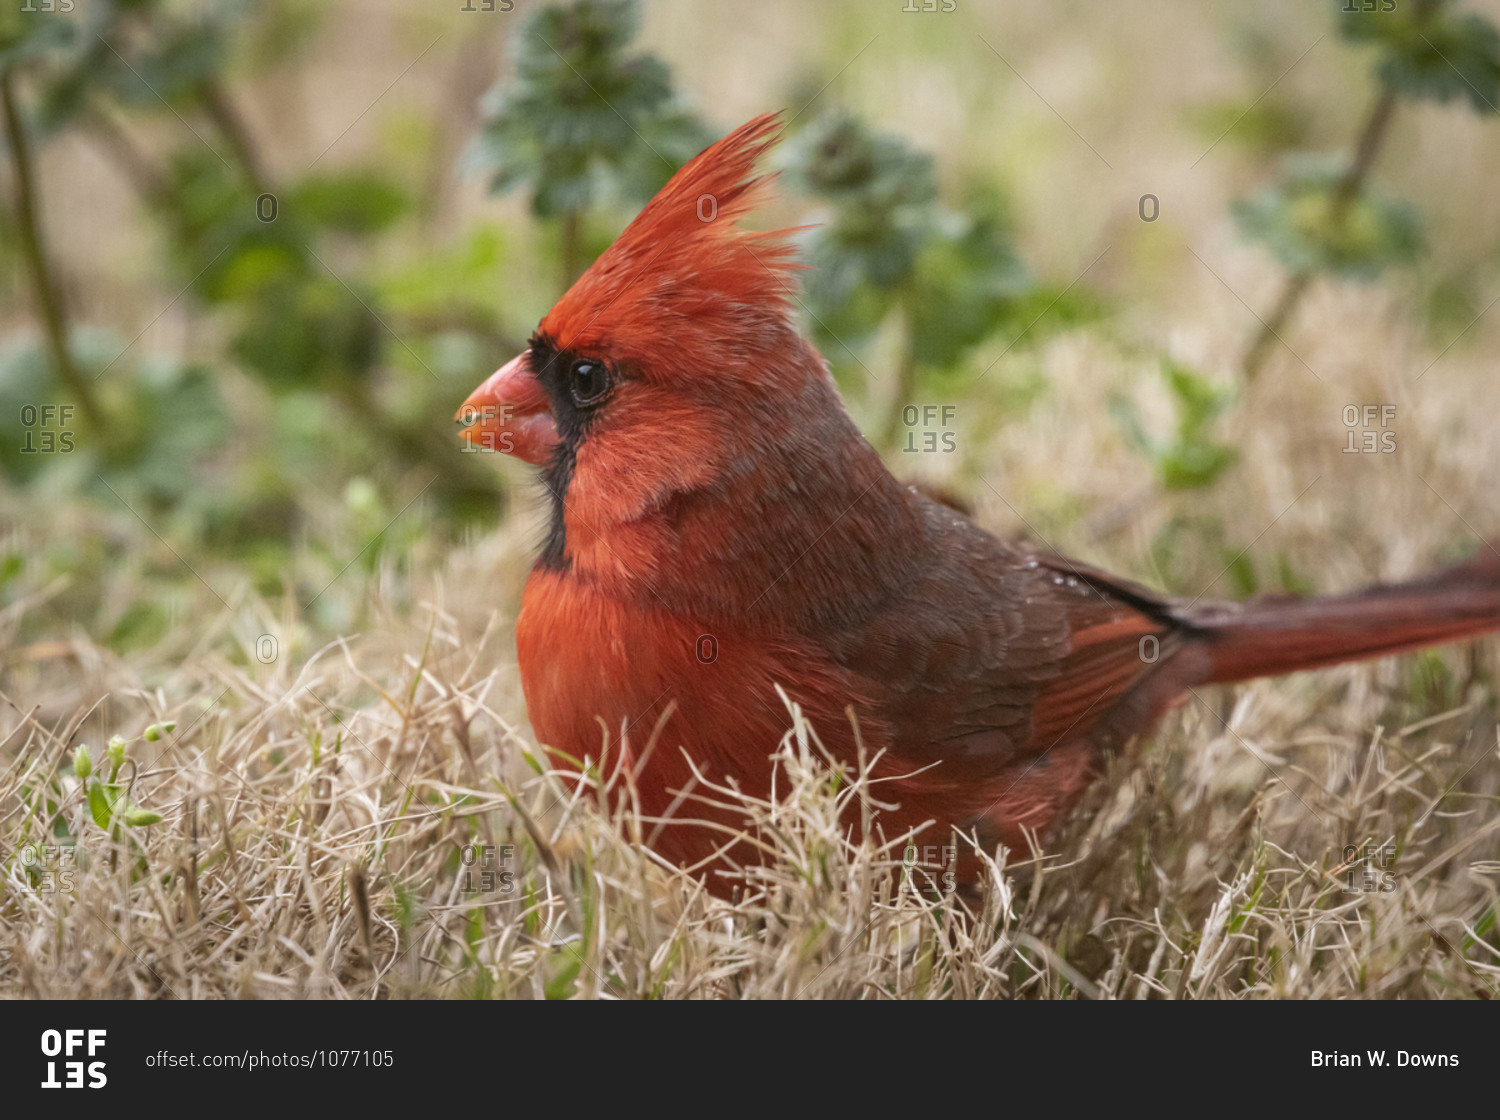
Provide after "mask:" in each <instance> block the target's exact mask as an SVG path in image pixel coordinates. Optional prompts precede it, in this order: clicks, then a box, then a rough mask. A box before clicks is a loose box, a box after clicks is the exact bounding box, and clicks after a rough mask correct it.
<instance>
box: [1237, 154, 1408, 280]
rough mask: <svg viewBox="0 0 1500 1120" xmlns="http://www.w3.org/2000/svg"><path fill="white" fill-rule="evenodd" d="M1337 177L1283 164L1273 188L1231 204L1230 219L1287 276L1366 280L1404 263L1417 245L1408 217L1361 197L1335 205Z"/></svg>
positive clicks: (1335, 170) (1329, 170)
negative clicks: (1314, 273) (1320, 274)
mask: <svg viewBox="0 0 1500 1120" xmlns="http://www.w3.org/2000/svg"><path fill="white" fill-rule="evenodd" d="M1343 174H1344V171H1343V168H1342V166H1341V164H1340V163H1339V162H1337V161H1329V160H1327V159H1321V158H1307V157H1303V158H1293V159H1289V160H1288V161H1287V166H1286V170H1285V173H1284V175H1283V177H1282V181H1281V182H1280V183H1279V184H1278V185H1276V186H1274V187H1270V188H1267V189H1266V190H1263V191H1262V192H1261V193H1260V194H1258V195H1256V196H1255V197H1253V198H1250V199H1240V200H1237V201H1236V202H1235V203H1234V204H1233V205H1232V207H1231V212H1232V213H1233V215H1234V218H1235V221H1236V222H1237V224H1238V225H1239V227H1240V231H1241V232H1242V233H1244V234H1245V235H1246V236H1247V237H1249V238H1251V239H1253V240H1256V241H1260V242H1262V243H1263V244H1265V245H1266V247H1267V248H1269V249H1270V250H1271V252H1272V253H1273V254H1275V256H1276V258H1277V259H1278V260H1280V261H1281V263H1282V264H1283V265H1285V266H1286V267H1287V268H1288V269H1290V270H1292V271H1294V272H1300V271H1302V270H1304V269H1311V270H1314V271H1318V272H1328V273H1332V274H1334V275H1337V276H1341V277H1344V278H1347V279H1353V280H1369V279H1373V278H1374V277H1375V276H1376V275H1377V274H1378V273H1379V272H1380V271H1381V270H1382V269H1383V268H1385V267H1386V266H1387V265H1391V264H1399V263H1406V262H1408V261H1410V260H1412V259H1413V258H1414V257H1415V256H1416V253H1417V248H1418V246H1419V244H1420V237H1419V234H1418V224H1417V217H1416V212H1415V211H1414V210H1413V209H1412V208H1411V207H1410V206H1408V205H1407V204H1405V203H1403V202H1398V201H1394V200H1385V199H1379V198H1373V197H1371V196H1370V194H1369V192H1368V191H1365V192H1362V193H1360V194H1358V195H1356V196H1354V197H1353V198H1351V199H1349V200H1348V201H1347V202H1345V203H1343V204H1342V205H1341V204H1340V203H1339V201H1338V194H1339V190H1340V188H1339V183H1340V182H1341V180H1342V178H1343Z"/></svg>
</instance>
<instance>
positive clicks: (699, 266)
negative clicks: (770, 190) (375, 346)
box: [458, 114, 827, 522]
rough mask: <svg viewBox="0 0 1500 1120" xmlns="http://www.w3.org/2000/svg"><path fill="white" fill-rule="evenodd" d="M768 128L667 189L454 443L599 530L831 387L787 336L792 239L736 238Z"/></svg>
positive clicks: (715, 149) (722, 146)
mask: <svg viewBox="0 0 1500 1120" xmlns="http://www.w3.org/2000/svg"><path fill="white" fill-rule="evenodd" d="M779 128H780V122H779V120H778V117H777V116H776V115H775V114H768V115H765V116H761V117H757V118H756V119H755V120H753V121H751V122H750V123H748V124H746V125H744V126H743V127H741V128H739V129H737V130H736V131H734V132H732V133H731V134H730V135H728V136H726V137H725V138H724V139H723V140H720V141H719V142H718V143H717V144H714V145H713V146H712V147H710V148H708V149H707V150H706V151H704V152H703V153H702V154H701V155H699V156H698V157H697V158H695V159H693V160H692V161H691V162H690V163H688V164H687V165H686V166H685V167H683V168H682V170H681V171H679V172H678V173H677V174H676V175H675V176H673V178H672V180H671V181H670V182H669V183H668V184H667V185H666V186H665V187H663V188H662V190H661V192H660V193H659V194H657V196H656V197H655V198H654V199H652V200H651V202H650V203H649V204H648V205H647V206H646V208H645V209H644V210H642V211H641V212H640V214H639V215H638V216H637V217H636V218H635V220H634V221H633V222H631V224H630V226H629V227H628V228H627V229H626V230H625V232H624V233H622V234H621V235H620V237H619V239H618V240H617V241H615V243H614V244H613V245H612V246H610V248H609V249H608V250H607V251H606V252H605V253H604V254H603V255H602V256H601V257H599V259H598V260H597V261H595V262H594V264H593V266H592V267H590V268H589V269H588V271H587V272H585V273H584V274H583V275H582V276H581V277H580V278H579V279H578V282H577V283H575V284H574V285H573V286H572V288H570V289H569V290H568V292H567V293H566V294H565V295H564V296H563V297H562V298H561V299H560V300H558V302H557V304H556V305H555V306H554V307H553V308H552V310H551V311H549V312H548V313H547V315H546V317H545V318H543V319H542V321H541V323H540V324H539V325H538V327H537V329H536V331H535V333H534V334H533V335H532V338H531V345H530V347H529V348H528V349H527V350H526V351H525V352H523V353H522V354H520V355H518V356H517V357H515V358H513V359H512V360H511V361H509V362H508V363H506V364H505V365H504V366H502V367H501V368H500V369H498V370H497V371H495V373H494V374H492V375H491V376H490V377H489V378H488V379H487V380H486V381H485V382H484V383H483V384H482V385H480V386H479V388H478V389H476V390H475V391H474V393H473V394H472V395H471V396H470V397H469V399H468V400H467V401H465V402H464V404H463V407H462V408H461V409H460V410H459V413H458V419H459V420H461V421H463V422H465V423H467V424H468V427H466V428H465V429H464V431H463V432H462V436H463V438H464V439H465V440H467V441H468V442H469V443H471V444H473V445H475V446H478V447H481V448H486V449H490V450H495V451H501V452H505V453H507V454H510V455H513V456H515V457H516V458H519V459H522V460H525V461H526V462H528V463H534V464H536V465H538V466H540V467H543V468H544V477H545V478H546V480H547V482H548V485H549V486H550V487H552V488H553V489H554V491H555V492H556V493H557V496H558V497H559V499H563V498H565V499H566V501H567V503H568V505H569V506H570V507H576V508H577V510H578V512H579V514H580V515H581V516H582V517H583V518H584V519H585V520H589V519H590V518H591V516H597V517H599V518H600V519H601V520H603V521H606V522H608V521H613V520H618V519H620V518H622V517H628V516H630V515H631V514H632V513H633V512H634V513H639V512H640V510H641V509H644V508H647V507H649V506H650V505H652V504H653V503H656V504H659V503H661V502H662V501H664V500H665V499H666V498H667V497H668V496H669V495H670V494H671V493H673V492H675V491H683V490H691V489H693V488H695V487H696V486H699V485H701V484H703V483H704V482H705V481H707V480H708V479H710V478H711V477H713V476H714V475H715V474H716V473H718V472H720V471H722V470H724V469H726V463H725V457H726V456H727V455H730V454H732V453H733V451H734V449H735V448H736V447H737V446H738V445H740V444H741V443H742V441H743V438H744V436H745V434H746V432H745V429H746V425H747V424H751V423H753V422H754V418H755V416H756V414H757V413H758V412H761V411H764V410H765V408H766V407H767V406H768V405H769V404H770V403H771V402H773V401H776V400H780V401H781V402H783V403H784V402H785V401H786V400H787V399H788V398H792V399H795V398H796V397H798V396H799V395H800V391H801V389H802V385H801V383H802V382H806V381H807V380H809V379H815V380H819V381H825V382H826V379H827V377H826V369H825V367H824V364H823V362H822V360H821V359H820V358H819V357H818V356H817V354H816V352H815V351H814V350H813V349H812V348H811V347H810V346H808V345H807V344H806V343H805V342H803V341H802V340H801V339H800V338H799V337H798V336H797V333H796V330H795V328H794V326H793V324H792V322H791V304H792V302H793V294H792V293H793V291H794V284H793V279H792V276H791V275H790V273H791V272H792V271H793V270H794V269H796V268H797V267H798V266H797V265H796V264H794V263H793V259H792V258H793V255H794V250H793V247H792V245H791V243H790V241H789V240H788V236H787V235H788V234H789V233H792V232H794V231H791V230H781V231H776V232H772V233H756V232H751V231H749V230H745V229H742V228H740V227H738V226H737V224H736V222H737V220H738V219H739V218H740V217H742V216H743V215H744V214H746V213H747V212H748V211H749V210H751V209H752V208H753V207H754V206H755V204H756V203H757V202H758V201H759V200H760V199H761V197H762V196H763V194H764V192H765V190H766V187H767V185H768V182H769V177H768V176H764V175H757V174H756V165H757V163H758V162H759V160H760V159H761V157H762V156H763V155H764V154H765V152H766V150H767V149H768V148H769V147H771V146H772V145H773V144H774V143H775V142H776V139H777V136H778V132H779Z"/></svg>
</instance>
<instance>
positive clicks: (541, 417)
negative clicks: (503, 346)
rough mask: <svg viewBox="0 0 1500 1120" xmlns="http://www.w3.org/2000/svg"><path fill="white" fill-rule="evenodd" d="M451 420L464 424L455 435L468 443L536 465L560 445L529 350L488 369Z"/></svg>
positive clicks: (550, 455) (550, 456)
mask: <svg viewBox="0 0 1500 1120" xmlns="http://www.w3.org/2000/svg"><path fill="white" fill-rule="evenodd" d="M454 419H456V420H458V421H459V422H460V423H463V424H467V425H468V427H466V428H465V429H464V430H463V431H462V432H460V433H459V436H460V437H461V438H462V439H463V440H464V441H465V442H467V443H469V444H470V445H472V446H474V447H477V448H482V449H483V450H485V451H499V452H502V453H504V454H506V455H514V456H515V457H516V458H517V459H520V460H522V461H524V462H527V463H533V464H535V465H537V466H545V465H546V464H547V462H548V461H549V460H550V459H551V458H552V452H553V449H554V448H556V447H557V444H558V435H557V424H556V422H555V421H554V420H553V419H552V411H551V405H550V404H549V402H548V400H547V391H546V390H545V389H543V388H542V385H541V382H539V381H538V380H537V378H536V374H535V373H534V372H533V371H532V369H531V355H530V354H529V353H528V354H521V355H519V356H517V357H514V358H512V359H511V360H510V361H508V362H506V363H505V364H504V365H503V366H501V367H500V368H499V369H497V370H496V371H495V372H494V373H492V374H490V375H489V377H487V378H486V379H485V382H484V384H483V385H481V386H479V388H477V389H475V390H474V391H473V392H472V393H470V394H469V399H468V400H466V401H464V403H463V406H462V407H461V408H459V410H458V413H457V414H456V415H455V417H454Z"/></svg>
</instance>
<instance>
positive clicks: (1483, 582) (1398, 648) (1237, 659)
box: [1188, 545, 1500, 684]
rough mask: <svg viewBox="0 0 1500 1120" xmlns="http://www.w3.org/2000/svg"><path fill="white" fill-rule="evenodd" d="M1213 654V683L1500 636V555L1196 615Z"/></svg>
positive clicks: (1488, 552)
mask: <svg viewBox="0 0 1500 1120" xmlns="http://www.w3.org/2000/svg"><path fill="white" fill-rule="evenodd" d="M1188 617H1189V619H1190V621H1191V622H1192V624H1193V625H1194V626H1195V627H1197V628H1198V629H1199V630H1200V631H1205V632H1206V633H1204V634H1203V637H1204V638H1206V640H1207V645H1208V648H1209V649H1210V651H1211V653H1212V659H1213V660H1212V668H1211V670H1210V675H1209V678H1208V681H1209V683H1215V684H1222V683H1227V682H1230V681H1243V680H1249V679H1250V678H1252V677H1269V676H1278V675H1280V674H1282V673H1294V672H1298V671H1299V670H1302V669H1317V668H1320V667H1322V666H1326V665H1336V664H1339V663H1340V662H1344V661H1361V660H1364V659H1365V658H1370V657H1385V656H1388V655H1390V654H1393V653H1404V652H1406V651H1409V650H1414V649H1421V648H1422V647H1424V646H1432V645H1439V644H1441V643H1443V642H1454V641H1461V640H1462V639H1465V638H1473V637H1477V636H1478V635H1481V634H1485V633H1488V632H1490V631H1492V630H1500V553H1497V552H1496V551H1495V550H1494V548H1492V547H1490V546H1488V545H1486V546H1484V547H1483V548H1481V549H1480V554H1479V556H1478V557H1476V558H1475V559H1474V560H1471V561H1469V562H1468V563H1466V564H1459V565H1456V566H1454V567H1451V568H1444V569H1442V570H1441V571H1437V572H1434V573H1432V574H1431V575H1428V576H1423V577H1422V578H1421V579H1415V580H1411V581H1409V582H1407V583H1398V584H1391V585H1389V586H1380V585H1377V586H1375V587H1368V588H1365V589H1364V590H1362V591H1352V592H1349V593H1348V594H1346V595H1324V596H1318V597H1315V598H1306V599H1304V598H1299V597H1296V596H1289V595H1288V596H1264V597H1261V598H1256V599H1251V600H1249V601H1248V602H1246V603H1242V604H1239V605H1227V606H1226V605H1214V606H1211V607H1206V608H1203V609H1201V610H1195V611H1193V612H1191V613H1190V614H1189V616H1188Z"/></svg>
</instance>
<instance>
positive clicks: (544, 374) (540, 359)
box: [531, 334, 594, 571]
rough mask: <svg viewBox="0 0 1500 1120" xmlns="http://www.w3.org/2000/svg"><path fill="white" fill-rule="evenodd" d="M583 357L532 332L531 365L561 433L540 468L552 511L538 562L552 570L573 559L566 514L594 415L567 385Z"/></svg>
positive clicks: (568, 564) (558, 433)
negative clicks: (575, 472) (569, 490)
mask: <svg viewBox="0 0 1500 1120" xmlns="http://www.w3.org/2000/svg"><path fill="white" fill-rule="evenodd" d="M580 357H582V355H580V354H577V353H574V352H572V351H570V350H563V349H561V348H559V347H558V346H557V344H556V343H554V342H553V341H552V340H551V339H550V338H547V337H546V336H545V335H541V334H537V335H533V336H532V339H531V368H532V369H533V370H535V371H536V378H537V380H538V381H540V382H541V384H542V388H543V389H545V390H546V392H547V399H548V401H549V402H550V403H551V406H552V419H553V422H554V423H555V424H556V425H557V435H558V445H557V450H556V451H554V452H553V454H552V458H551V460H550V461H549V462H548V463H547V465H546V466H544V467H543V468H542V472H541V480H542V485H543V486H545V487H546V488H547V496H548V497H549V498H550V499H551V504H552V511H551V516H550V519H549V521H548V526H547V538H546V540H545V541H544V542H543V543H542V551H541V554H540V555H539V556H538V557H537V561H536V566H537V567H538V568H542V569H546V570H549V571H567V569H568V568H569V567H570V566H571V563H572V561H571V560H570V559H569V558H568V531H567V522H566V519H565V518H564V516H563V514H564V512H565V509H566V505H567V498H568V487H569V486H570V485H571V484H572V481H573V470H574V467H575V465H576V464H577V460H578V448H579V445H580V444H582V443H583V440H584V438H585V437H586V436H587V434H588V428H589V426H590V422H591V421H592V420H593V416H594V413H593V410H591V409H586V408H580V407H578V405H577V404H575V403H574V401H573V394H572V393H571V392H570V391H569V388H568V378H569V371H570V370H571V369H572V367H573V363H574V362H575V361H577V360H578V359H579V358H580Z"/></svg>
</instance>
